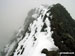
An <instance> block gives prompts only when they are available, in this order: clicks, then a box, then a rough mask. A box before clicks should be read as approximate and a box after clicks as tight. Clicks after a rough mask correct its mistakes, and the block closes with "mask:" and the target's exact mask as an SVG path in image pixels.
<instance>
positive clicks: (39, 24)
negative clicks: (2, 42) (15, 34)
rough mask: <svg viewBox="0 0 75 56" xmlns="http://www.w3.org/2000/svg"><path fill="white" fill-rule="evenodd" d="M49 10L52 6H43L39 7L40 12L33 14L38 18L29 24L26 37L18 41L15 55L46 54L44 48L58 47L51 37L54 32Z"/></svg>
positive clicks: (40, 55)
mask: <svg viewBox="0 0 75 56" xmlns="http://www.w3.org/2000/svg"><path fill="white" fill-rule="evenodd" d="M48 10H50V8H44V6H42V7H40V8H38V12H39V14H33V15H32V17H34V18H35V17H36V20H34V21H33V22H32V23H31V24H30V25H29V27H28V30H27V32H26V34H25V37H24V38H23V39H22V40H21V41H20V42H19V43H18V47H17V49H16V50H15V52H14V56H45V55H44V54H42V53H41V51H42V50H43V49H44V48H45V49H48V50H49V51H52V50H53V49H54V50H55V51H56V50H57V49H58V47H56V46H55V45H54V41H53V39H52V37H51V35H52V33H53V32H52V31H51V28H50V19H49V18H48V17H49V14H50V12H49V13H47V11H48ZM38 15H39V16H38ZM37 16H38V17H37ZM46 16H47V17H46ZM45 17H46V18H45Z"/></svg>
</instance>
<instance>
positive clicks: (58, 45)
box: [2, 4, 75, 56]
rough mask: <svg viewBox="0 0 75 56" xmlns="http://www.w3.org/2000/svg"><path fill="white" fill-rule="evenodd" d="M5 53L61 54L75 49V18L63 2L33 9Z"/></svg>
mask: <svg viewBox="0 0 75 56" xmlns="http://www.w3.org/2000/svg"><path fill="white" fill-rule="evenodd" d="M25 22H26V23H24V25H23V27H21V28H20V30H19V32H18V33H17V35H16V37H17V38H16V39H15V40H13V42H12V43H11V44H8V45H7V46H6V47H5V48H4V50H3V52H2V56H3V55H4V56H59V54H58V53H59V52H75V20H73V19H72V18H71V16H70V14H69V13H68V12H67V10H66V9H65V8H64V7H63V6H62V5H61V4H56V5H53V6H45V5H43V6H41V7H40V8H35V9H32V10H31V11H30V12H29V13H28V17H27V19H26V21H25Z"/></svg>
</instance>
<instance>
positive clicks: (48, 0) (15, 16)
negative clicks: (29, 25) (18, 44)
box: [0, 0, 75, 49]
mask: <svg viewBox="0 0 75 56" xmlns="http://www.w3.org/2000/svg"><path fill="white" fill-rule="evenodd" d="M56 3H60V4H62V5H63V6H64V7H65V8H66V9H67V10H68V12H69V13H70V15H71V16H72V18H73V19H75V6H74V5H75V0H62V1H61V0H0V49H2V48H3V47H4V45H6V44H7V43H8V42H9V41H10V39H12V38H14V37H12V36H13V33H14V32H15V31H18V29H19V27H20V26H22V25H23V23H24V20H25V18H26V16H27V13H28V11H30V10H31V9H33V8H35V7H38V6H40V5H41V4H49V5H51V4H56Z"/></svg>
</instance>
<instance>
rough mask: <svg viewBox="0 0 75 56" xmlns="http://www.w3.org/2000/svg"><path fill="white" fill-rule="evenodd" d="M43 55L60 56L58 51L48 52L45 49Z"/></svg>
mask: <svg viewBox="0 0 75 56" xmlns="http://www.w3.org/2000/svg"><path fill="white" fill-rule="evenodd" d="M41 53H44V54H46V56H59V54H58V51H48V50H47V49H43V50H42V52H41Z"/></svg>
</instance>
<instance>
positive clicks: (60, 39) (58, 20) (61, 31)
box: [50, 4, 75, 52]
mask: <svg viewBox="0 0 75 56" xmlns="http://www.w3.org/2000/svg"><path fill="white" fill-rule="evenodd" d="M50 11H51V15H53V17H52V20H51V31H54V33H53V34H52V37H53V39H54V41H55V45H56V46H58V47H59V50H60V52H64V51H66V52H75V20H73V19H72V17H71V16H70V14H69V13H68V12H67V10H66V9H65V8H64V7H63V6H62V5H61V4H56V5H54V6H53V7H52V8H51V10H50Z"/></svg>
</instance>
